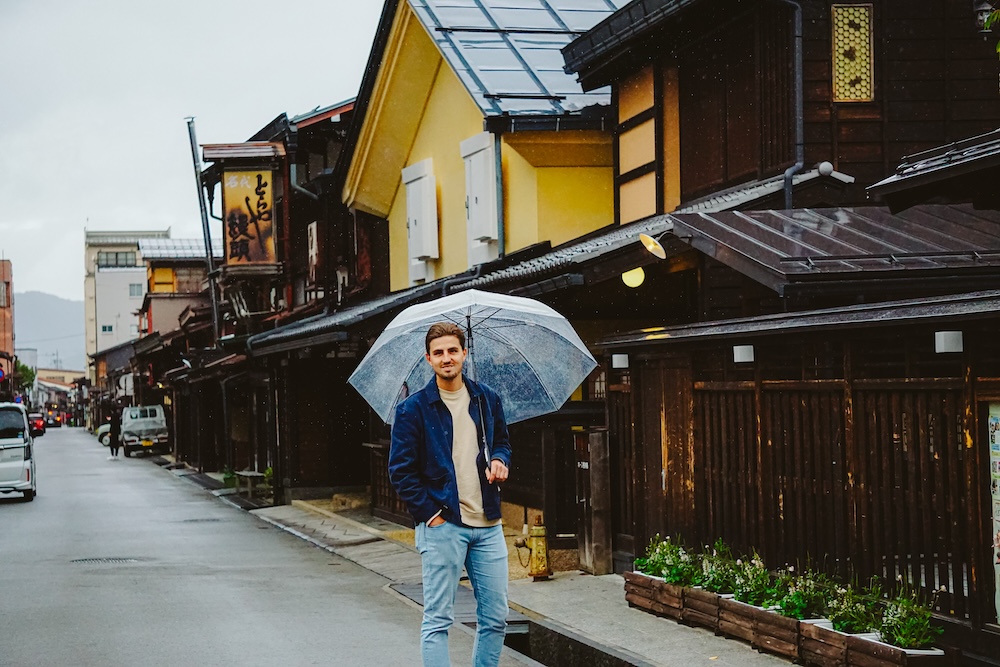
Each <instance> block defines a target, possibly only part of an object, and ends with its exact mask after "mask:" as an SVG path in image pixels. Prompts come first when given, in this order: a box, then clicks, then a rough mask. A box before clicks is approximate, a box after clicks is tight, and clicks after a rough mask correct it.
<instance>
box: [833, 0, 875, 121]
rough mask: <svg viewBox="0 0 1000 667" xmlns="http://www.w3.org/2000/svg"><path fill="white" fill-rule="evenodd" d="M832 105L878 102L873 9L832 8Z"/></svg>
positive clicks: (866, 7)
mask: <svg viewBox="0 0 1000 667" xmlns="http://www.w3.org/2000/svg"><path fill="white" fill-rule="evenodd" d="M831 11H832V12H833V15H832V17H831V18H832V20H831V23H832V24H833V101H834V102H871V101H872V100H873V99H875V76H874V73H873V69H874V68H873V66H872V6H871V5H833V7H832V10H831Z"/></svg>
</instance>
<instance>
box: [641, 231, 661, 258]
mask: <svg viewBox="0 0 1000 667" xmlns="http://www.w3.org/2000/svg"><path fill="white" fill-rule="evenodd" d="M667 233H668V232H663V233H662V234H658V235H657V236H656V238H653V237H652V236H650V235H649V234H639V241H640V242H641V243H642V245H643V247H644V248H646V250H648V251H649V252H651V253H653V254H654V255H655V256H657V257H658V258H660V259H666V258H667V251H666V250H664V249H663V245H661V244H660V239H662V238H663V235H664V234H667Z"/></svg>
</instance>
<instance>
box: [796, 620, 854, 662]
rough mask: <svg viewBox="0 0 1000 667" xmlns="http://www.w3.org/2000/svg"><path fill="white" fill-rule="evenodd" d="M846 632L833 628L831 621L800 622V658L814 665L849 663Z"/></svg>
mask: <svg viewBox="0 0 1000 667" xmlns="http://www.w3.org/2000/svg"><path fill="white" fill-rule="evenodd" d="M849 636H850V635H848V634H847V633H845V632H839V631H837V630H834V629H833V624H832V623H830V622H829V621H825V622H823V623H800V624H799V660H800V661H801V662H802V663H804V664H806V665H811V666H812V667H843V666H844V665H846V664H847V638H848V637H849Z"/></svg>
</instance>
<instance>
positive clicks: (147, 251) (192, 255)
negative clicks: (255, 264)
mask: <svg viewBox="0 0 1000 667" xmlns="http://www.w3.org/2000/svg"><path fill="white" fill-rule="evenodd" d="M139 252H140V253H142V258H143V259H204V258H205V242H204V241H203V240H202V239H141V240H140V241H139ZM222 254H223V253H222V239H212V256H213V257H222Z"/></svg>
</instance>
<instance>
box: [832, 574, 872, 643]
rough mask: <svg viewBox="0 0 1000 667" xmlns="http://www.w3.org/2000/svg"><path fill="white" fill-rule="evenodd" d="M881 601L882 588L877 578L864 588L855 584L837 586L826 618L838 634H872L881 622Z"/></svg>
mask: <svg viewBox="0 0 1000 667" xmlns="http://www.w3.org/2000/svg"><path fill="white" fill-rule="evenodd" d="M881 600H882V587H881V586H880V585H879V583H878V579H876V578H875V577H872V578H871V581H870V582H869V583H868V586H866V587H864V588H860V587H858V586H857V585H854V584H848V585H846V586H837V587H836V588H834V589H833V595H832V597H831V598H830V604H829V606H828V607H827V610H826V617H827V618H828V619H830V621H831V622H832V623H833V629H834V630H837V631H838V632H846V633H850V634H857V633H861V632H872V631H874V630H875V629H876V628H877V627H878V624H879V621H880V620H881V609H882V604H881Z"/></svg>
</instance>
